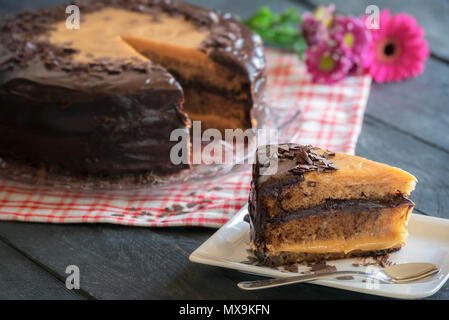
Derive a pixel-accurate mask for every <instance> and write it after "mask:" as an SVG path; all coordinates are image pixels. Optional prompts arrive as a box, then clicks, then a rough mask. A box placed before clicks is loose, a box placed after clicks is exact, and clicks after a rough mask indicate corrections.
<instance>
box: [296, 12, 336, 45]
mask: <svg viewBox="0 0 449 320" xmlns="http://www.w3.org/2000/svg"><path fill="white" fill-rule="evenodd" d="M334 10H335V7H334V5H329V6H328V7H324V6H320V7H318V8H317V9H316V10H315V11H314V12H313V14H312V13H310V12H306V13H304V15H303V16H302V23H301V33H302V35H303V37H304V40H305V41H306V43H307V45H308V46H309V47H311V46H313V45H315V44H317V43H318V42H320V41H325V40H327V39H328V30H327V28H328V27H329V25H330V24H331V21H332V13H333V12H334Z"/></svg>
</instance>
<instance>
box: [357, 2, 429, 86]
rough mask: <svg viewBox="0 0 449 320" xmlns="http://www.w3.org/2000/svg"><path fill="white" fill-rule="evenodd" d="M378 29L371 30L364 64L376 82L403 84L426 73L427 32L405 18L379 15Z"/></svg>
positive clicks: (414, 21)
mask: <svg viewBox="0 0 449 320" xmlns="http://www.w3.org/2000/svg"><path fill="white" fill-rule="evenodd" d="M379 27H380V28H379V29H377V30H376V29H371V37H372V41H371V43H370V44H369V46H368V49H367V52H366V55H365V58H364V61H363V64H364V67H365V68H367V69H368V71H369V73H370V74H371V76H372V77H373V79H374V80H375V81H376V82H391V81H400V80H403V79H407V78H411V77H414V76H416V75H418V74H420V73H422V72H423V71H424V62H425V60H426V59H427V57H428V56H429V49H428V46H427V42H426V40H425V39H424V31H423V29H422V28H421V27H420V26H419V25H418V24H417V22H416V20H415V19H414V18H413V17H411V16H409V15H407V14H405V13H401V14H394V15H391V16H390V12H389V11H388V10H383V11H382V13H381V15H380V23H379Z"/></svg>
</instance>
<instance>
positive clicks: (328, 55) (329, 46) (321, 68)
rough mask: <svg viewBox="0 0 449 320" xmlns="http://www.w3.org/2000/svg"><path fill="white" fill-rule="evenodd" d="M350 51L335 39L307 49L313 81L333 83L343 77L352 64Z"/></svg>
mask: <svg viewBox="0 0 449 320" xmlns="http://www.w3.org/2000/svg"><path fill="white" fill-rule="evenodd" d="M350 55H351V53H350V51H349V50H348V49H347V48H345V47H344V46H341V45H340V44H339V43H337V42H334V41H322V42H319V43H317V44H316V45H314V46H312V47H309V48H308V49H307V51H306V61H305V62H306V66H307V71H308V72H309V73H310V74H311V75H312V81H313V82H317V83H325V84H331V83H335V82H337V81H339V80H341V79H343V78H344V77H345V76H346V74H347V73H348V71H349V69H350V68H351V66H352V62H351V59H350Z"/></svg>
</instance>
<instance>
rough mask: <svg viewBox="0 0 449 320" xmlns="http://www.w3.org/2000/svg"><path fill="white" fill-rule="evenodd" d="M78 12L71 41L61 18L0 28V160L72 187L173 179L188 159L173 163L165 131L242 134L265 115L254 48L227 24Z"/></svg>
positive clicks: (151, 7) (177, 16) (118, 1)
mask: <svg viewBox="0 0 449 320" xmlns="http://www.w3.org/2000/svg"><path fill="white" fill-rule="evenodd" d="M76 5H77V6H78V7H79V10H80V16H81V21H80V28H79V29H70V28H67V25H66V19H67V17H68V14H67V13H66V6H59V7H54V8H44V9H39V10H36V11H26V12H23V13H20V14H18V15H17V16H14V17H10V18H8V19H6V21H5V23H4V24H3V25H2V26H1V27H0V157H1V158H2V159H3V160H6V161H7V162H12V161H14V162H18V163H23V164H25V165H31V167H36V168H44V169H47V172H48V171H51V172H57V171H58V172H59V171H60V172H64V173H65V172H68V173H70V175H71V176H78V175H79V176H85V175H94V176H101V177H103V176H108V175H122V174H129V173H131V174H134V173H135V174H146V173H152V172H154V173H158V174H166V173H172V172H178V171H180V170H182V169H186V168H189V165H188V163H186V161H187V160H188V159H189V155H188V154H184V155H183V156H184V158H185V159H187V160H186V161H184V162H183V163H181V164H174V163H172V161H171V159H170V150H171V148H172V147H173V146H174V145H175V144H177V143H178V141H171V140H170V137H171V133H172V132H173V131H174V130H175V129H181V130H184V132H186V134H187V135H188V134H189V128H190V126H191V120H201V121H202V128H203V129H207V128H211V127H214V128H217V129H220V130H223V129H225V128H241V129H246V128H251V127H252V126H253V124H255V123H256V121H257V120H256V119H257V118H258V116H257V115H258V114H261V115H262V114H263V110H264V108H263V91H264V83H265V71H264V55H263V49H262V43H261V40H260V37H256V36H255V35H254V34H253V33H251V31H250V30H249V29H248V28H246V26H245V25H244V24H243V23H240V22H239V21H237V20H236V19H234V18H233V17H232V16H231V15H230V14H226V13H220V12H217V11H214V10H208V9H204V8H200V7H196V6H192V5H189V4H185V3H182V2H178V1H168V0H167V1H158V0H154V1H152V0H133V1H128V0H100V1H77V2H76ZM186 140H187V141H188V140H189V139H188V138H187V139H186ZM186 149H187V150H188V147H186ZM186 153H187V152H186Z"/></svg>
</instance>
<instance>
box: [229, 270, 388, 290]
mask: <svg viewBox="0 0 449 320" xmlns="http://www.w3.org/2000/svg"><path fill="white" fill-rule="evenodd" d="M335 276H341V277H342V276H362V277H366V278H371V279H375V280H377V281H380V282H382V283H390V282H388V281H385V280H386V279H384V278H381V277H379V276H376V275H374V274H371V273H366V272H361V271H332V272H322V273H315V274H306V275H301V276H293V277H285V278H273V279H262V280H255V281H242V282H239V283H238V284H237V285H238V287H239V288H240V289H243V290H258V289H265V288H272V287H278V286H285V285H288V284H293V283H300V282H306V281H312V280H318V279H325V278H330V277H335Z"/></svg>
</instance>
